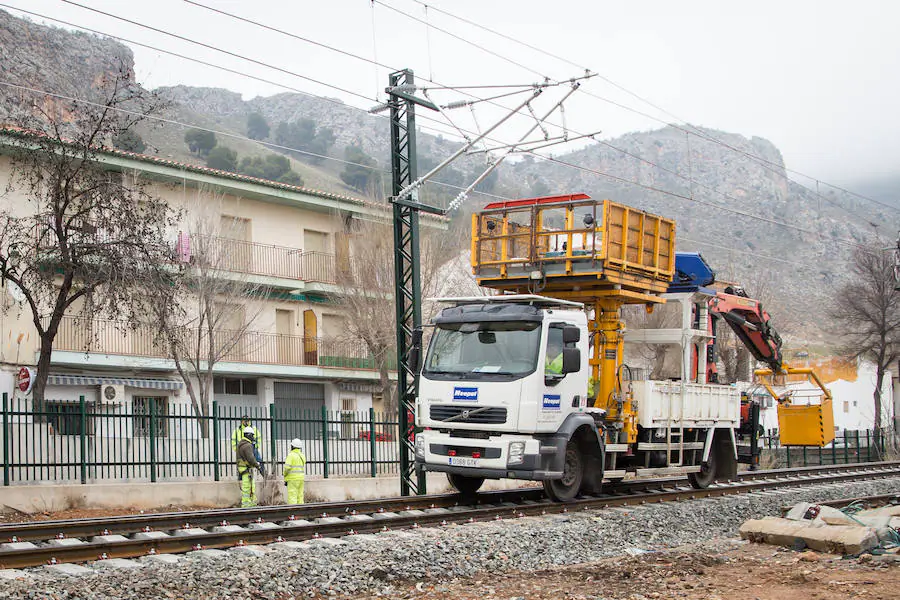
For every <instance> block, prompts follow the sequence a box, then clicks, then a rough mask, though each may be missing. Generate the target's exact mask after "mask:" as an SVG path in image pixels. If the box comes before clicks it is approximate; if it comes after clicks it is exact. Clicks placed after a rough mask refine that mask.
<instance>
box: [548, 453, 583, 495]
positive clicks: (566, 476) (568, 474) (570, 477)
mask: <svg viewBox="0 0 900 600" xmlns="http://www.w3.org/2000/svg"><path fill="white" fill-rule="evenodd" d="M583 478H584V459H583V457H582V456H581V452H579V450H578V444H577V442H575V440H569V443H568V444H566V460H565V463H564V464H563V475H562V477H561V478H560V479H551V480H549V481H544V492H546V494H547V495H548V496H549V497H550V499H551V500H555V501H556V502H569V501H570V500H572V499H573V498H575V496H577V495H578V490H579V489H580V488H581V480H582V479H583Z"/></svg>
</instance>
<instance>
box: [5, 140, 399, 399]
mask: <svg viewBox="0 0 900 600" xmlns="http://www.w3.org/2000/svg"><path fill="white" fill-rule="evenodd" d="M6 142H7V143H6V145H4V139H3V137H2V136H0V182H3V183H4V184H5V183H6V182H7V181H9V179H10V176H11V162H10V159H9V158H8V156H6V154H7V153H8V148H9V142H10V140H9V139H7V140H6ZM5 149H6V150H5ZM98 161H100V162H101V163H102V165H103V167H104V168H106V169H108V170H110V171H114V172H120V173H122V174H123V176H127V177H138V178H140V179H141V180H142V181H143V182H144V183H145V184H146V186H147V191H148V192H149V193H151V194H153V195H155V196H158V197H160V198H163V199H164V200H165V201H167V202H168V203H170V204H171V205H172V206H174V207H177V208H180V209H183V210H184V214H185V218H186V219H190V218H196V217H197V211H198V210H203V211H204V213H205V218H209V219H212V220H213V221H215V225H216V226H217V231H218V234H217V235H216V238H215V240H214V241H215V243H216V244H217V245H219V246H220V247H221V249H222V252H221V255H222V256H225V257H226V261H225V262H224V263H223V270H222V271H223V272H222V276H223V277H240V278H243V279H244V280H246V281H248V282H252V283H253V284H255V285H259V286H261V288H264V289H265V290H266V294H265V297H264V298H262V299H259V300H254V301H253V302H252V303H251V302H248V303H247V306H246V310H238V311H234V316H233V317H231V318H232V319H234V320H235V321H236V322H235V323H233V327H234V328H239V327H246V328H247V330H246V332H245V333H244V334H243V337H242V339H241V342H240V343H238V344H236V345H235V348H234V349H233V350H232V351H230V352H229V353H228V356H226V357H225V358H224V359H223V360H221V361H219V362H218V363H217V364H216V365H215V368H214V372H215V382H214V397H215V400H216V401H217V403H218V404H219V406H229V405H231V406H241V407H246V406H255V407H258V408H259V409H260V410H262V411H263V412H265V410H267V408H268V407H269V406H271V405H274V406H275V407H277V408H284V409H290V410H297V409H300V410H320V409H321V408H322V407H324V408H325V409H327V410H329V411H366V410H368V409H369V408H374V409H375V410H376V411H380V410H383V408H384V406H383V402H382V400H381V397H380V394H379V391H380V387H379V386H378V374H377V372H376V371H375V370H374V369H375V365H374V361H373V360H372V358H371V356H370V355H369V353H368V351H367V349H366V347H365V345H364V344H363V343H362V342H360V341H357V340H353V339H350V338H349V337H348V336H347V334H346V331H345V328H346V316H345V315H343V314H341V309H340V306H339V303H338V302H337V299H338V298H339V297H340V295H341V293H342V289H341V287H340V286H339V285H338V284H337V281H338V277H337V270H338V269H339V268H343V267H342V265H345V264H346V263H347V262H348V261H349V260H350V245H349V241H348V235H347V231H348V223H350V222H352V221H353V220H354V219H360V220H364V221H365V220H384V219H385V218H387V216H388V213H387V212H386V211H385V209H384V207H383V206H379V205H376V204H373V203H370V202H367V201H364V200H360V199H357V198H352V197H349V196H342V195H338V194H332V193H328V192H323V191H317V190H313V189H307V188H300V187H295V186H290V185H284V184H279V183H273V182H268V181H264V180H260V179H256V178H252V177H247V176H242V175H238V174H233V173H227V172H222V171H216V170H213V169H208V168H204V167H197V166H193V165H187V164H181V163H177V162H173V161H170V160H165V159H160V158H156V157H151V156H142V155H135V154H131V153H126V152H118V151H110V152H107V153H104V154H101V155H100V156H99V157H98ZM21 193H22V192H21V191H16V190H12V191H9V192H7V193H6V195H5V196H4V198H3V202H4V203H6V204H8V205H10V204H11V205H15V206H21V207H25V206H28V203H27V202H26V199H25V198H24V197H22V196H21ZM17 194H19V196H17ZM171 241H172V243H173V244H175V245H176V247H177V252H178V255H179V260H184V261H187V262H189V261H190V260H191V246H192V240H191V233H190V231H189V230H188V229H186V228H179V231H172V240H171ZM3 293H4V294H5V295H6V302H7V303H8V304H11V305H12V306H11V308H10V309H9V310H7V311H6V312H5V313H4V314H2V315H0V363H2V367H0V389H2V391H4V392H8V393H9V394H10V396H11V398H13V399H15V398H16V396H17V395H18V396H21V395H22V394H21V393H20V392H18V391H17V388H16V386H15V378H16V374H17V372H18V371H19V370H20V368H21V367H22V366H32V365H34V364H35V363H36V357H37V352H38V348H39V342H38V339H37V335H36V333H35V329H34V327H33V325H32V324H31V322H30V319H31V317H30V313H29V311H28V309H27V307H25V306H20V307H18V310H17V307H16V306H15V303H16V302H17V299H16V298H14V297H12V296H10V294H9V291H8V290H6V291H4V292H3ZM245 320H249V322H247V321H245ZM93 327H94V332H93V335H92V336H91V343H90V351H89V352H85V350H84V348H85V345H86V338H85V336H86V333H85V331H84V328H83V326H82V325H81V324H79V322H78V320H77V319H76V317H75V316H71V317H66V318H65V320H64V322H63V325H62V327H61V330H60V332H59V335H58V337H57V339H56V342H55V344H54V351H53V357H52V367H51V372H50V378H49V387H48V389H47V392H46V397H47V399H48V401H49V400H52V401H53V402H58V403H72V402H77V401H78V399H79V397H81V396H84V397H85V400H86V401H87V402H90V403H93V402H106V403H109V402H115V403H121V404H122V405H123V406H132V407H135V408H138V407H145V406H146V405H147V404H148V403H154V404H157V405H159V407H160V410H164V408H162V407H165V406H168V405H171V404H172V403H184V404H188V403H189V402H190V400H189V398H188V396H187V394H186V392H185V386H184V381H183V380H182V379H181V378H180V377H179V376H178V374H177V373H176V371H175V369H174V363H173V361H172V360H170V358H169V357H168V356H167V353H166V351H165V350H164V349H161V348H159V347H158V346H159V345H158V344H154V342H153V339H152V337H153V336H152V332H151V329H150V327H149V326H148V327H147V328H140V327H138V328H136V329H131V330H124V329H123V328H122V327H121V326H120V324H119V323H116V322H115V321H114V320H97V321H96V322H95V323H94V325H93Z"/></svg>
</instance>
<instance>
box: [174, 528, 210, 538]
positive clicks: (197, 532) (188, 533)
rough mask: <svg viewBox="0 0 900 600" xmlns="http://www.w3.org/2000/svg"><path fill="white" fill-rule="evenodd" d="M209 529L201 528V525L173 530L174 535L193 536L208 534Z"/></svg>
mask: <svg viewBox="0 0 900 600" xmlns="http://www.w3.org/2000/svg"><path fill="white" fill-rule="evenodd" d="M206 534H207V531H206V530H205V529H200V528H199V527H191V528H190V529H176V530H175V531H173V532H172V535H173V536H175V537H192V536H195V535H206Z"/></svg>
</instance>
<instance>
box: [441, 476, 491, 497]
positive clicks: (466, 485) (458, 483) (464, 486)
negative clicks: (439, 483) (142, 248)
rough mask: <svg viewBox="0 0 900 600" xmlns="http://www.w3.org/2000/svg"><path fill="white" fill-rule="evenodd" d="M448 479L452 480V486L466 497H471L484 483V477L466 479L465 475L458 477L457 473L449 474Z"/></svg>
mask: <svg viewBox="0 0 900 600" xmlns="http://www.w3.org/2000/svg"><path fill="white" fill-rule="evenodd" d="M447 479H449V480H450V485H452V486H453V487H455V488H456V490H457V491H458V492H459V493H460V494H463V495H464V496H471V495H472V494H474V493H475V492H477V491H478V489H479V488H480V487H481V484H483V483H484V477H466V476H465V475H457V474H456V473H447Z"/></svg>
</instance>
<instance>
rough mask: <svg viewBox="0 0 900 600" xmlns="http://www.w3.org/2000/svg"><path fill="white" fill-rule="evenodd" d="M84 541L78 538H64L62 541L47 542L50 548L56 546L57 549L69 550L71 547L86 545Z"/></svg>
mask: <svg viewBox="0 0 900 600" xmlns="http://www.w3.org/2000/svg"><path fill="white" fill-rule="evenodd" d="M86 543H87V542H85V541H84V540H79V539H78V538H63V539H61V540H57V539H52V540H50V541H49V542H47V545H48V546H55V547H56V548H68V547H71V546H82V545H84V544H86Z"/></svg>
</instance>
